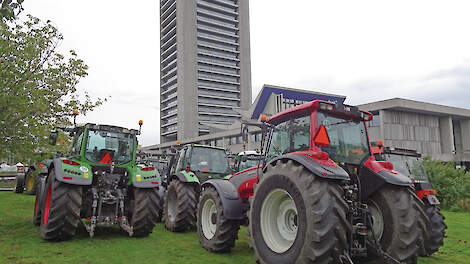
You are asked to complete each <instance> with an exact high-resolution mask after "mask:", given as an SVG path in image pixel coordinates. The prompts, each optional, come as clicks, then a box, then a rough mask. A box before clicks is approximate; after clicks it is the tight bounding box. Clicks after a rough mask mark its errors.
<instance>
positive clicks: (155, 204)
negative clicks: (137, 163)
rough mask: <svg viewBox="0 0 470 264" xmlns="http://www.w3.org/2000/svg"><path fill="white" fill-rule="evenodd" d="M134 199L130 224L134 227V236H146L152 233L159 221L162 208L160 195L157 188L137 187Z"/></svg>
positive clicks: (134, 190) (134, 191)
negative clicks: (159, 212)
mask: <svg viewBox="0 0 470 264" xmlns="http://www.w3.org/2000/svg"><path fill="white" fill-rule="evenodd" d="M133 193H134V197H133V199H132V206H131V208H132V213H131V219H130V224H131V226H132V227H133V232H134V234H133V236H134V237H145V236H148V235H149V234H150V233H152V230H153V228H154V227H155V224H156V223H157V218H158V211H159V209H160V197H159V196H158V191H157V188H149V189H143V188H135V187H134V189H133Z"/></svg>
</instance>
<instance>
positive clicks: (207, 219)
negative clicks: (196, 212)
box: [201, 199, 217, 239]
mask: <svg viewBox="0 0 470 264" xmlns="http://www.w3.org/2000/svg"><path fill="white" fill-rule="evenodd" d="M201 225H202V232H203V234H204V236H205V237H206V238H207V239H212V238H213V237H214V235H215V232H216V231H217V207H216V206H215V202H214V200H212V199H207V200H206V201H205V202H204V205H203V207H202V213H201Z"/></svg>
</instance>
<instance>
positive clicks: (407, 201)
mask: <svg viewBox="0 0 470 264" xmlns="http://www.w3.org/2000/svg"><path fill="white" fill-rule="evenodd" d="M367 204H368V207H369V210H370V212H371V214H372V230H373V233H374V234H375V236H376V239H377V241H378V242H379V244H380V245H381V247H382V249H383V250H384V251H385V252H387V253H388V254H389V255H391V256H392V257H393V258H395V259H396V260H398V261H400V262H401V263H416V261H417V255H418V239H419V236H420V233H421V232H422V230H421V229H420V228H419V225H418V219H419V217H420V216H419V211H418V209H417V206H418V205H417V203H416V200H415V198H414V197H413V194H412V193H411V192H410V191H409V190H408V189H407V188H405V187H398V186H392V185H385V186H384V187H382V188H381V189H380V190H379V191H377V192H376V193H375V194H374V195H373V196H372V197H371V198H370V199H369V200H368V202H367ZM377 261H378V262H377ZM385 262H386V261H385V260H384V259H381V258H379V259H376V263H385Z"/></svg>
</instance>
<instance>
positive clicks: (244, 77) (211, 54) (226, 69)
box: [160, 0, 251, 143]
mask: <svg viewBox="0 0 470 264" xmlns="http://www.w3.org/2000/svg"><path fill="white" fill-rule="evenodd" d="M248 9H249V6H248V0H160V107H161V113H160V121H161V122H160V142H161V143H164V142H169V141H173V140H183V139H188V138H193V137H197V136H200V135H205V134H208V133H209V132H210V131H211V130H210V129H211V124H217V125H228V124H230V123H232V122H233V121H234V120H236V119H239V118H240V115H239V114H238V113H237V112H236V111H234V110H233V109H235V110H236V109H240V110H248V108H249V107H250V105H251V60H250V26H249V10H248Z"/></svg>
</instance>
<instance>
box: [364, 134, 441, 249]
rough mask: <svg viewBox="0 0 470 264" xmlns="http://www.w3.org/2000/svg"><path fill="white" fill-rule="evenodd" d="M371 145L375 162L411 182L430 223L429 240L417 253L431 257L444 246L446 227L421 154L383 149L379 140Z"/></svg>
mask: <svg viewBox="0 0 470 264" xmlns="http://www.w3.org/2000/svg"><path fill="white" fill-rule="evenodd" d="M372 145H373V147H372V152H373V153H374V156H375V159H376V160H383V161H389V162H391V163H392V164H393V167H394V168H395V170H396V171H398V172H400V173H402V174H403V175H406V176H408V177H409V178H410V179H411V180H412V181H413V184H414V187H415V192H416V196H418V198H419V199H421V200H422V201H423V203H424V207H425V211H426V215H427V216H428V217H429V220H430V222H431V229H430V234H429V239H428V240H426V241H424V242H425V243H424V245H422V246H421V247H420V252H419V253H420V255H422V256H430V255H432V254H433V253H434V252H437V251H438V250H439V248H440V247H441V246H442V245H444V237H445V236H446V228H447V226H446V224H445V223H444V219H445V218H444V216H443V215H442V214H441V210H440V208H439V205H440V202H439V200H438V199H437V197H436V190H434V189H433V188H432V185H431V182H430V181H429V178H428V175H427V174H426V170H425V169H424V166H423V161H422V159H421V154H420V153H418V152H417V151H416V150H410V149H403V148H394V147H384V146H383V142H382V141H380V140H379V141H378V142H377V143H376V144H372ZM374 145H375V146H374Z"/></svg>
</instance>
